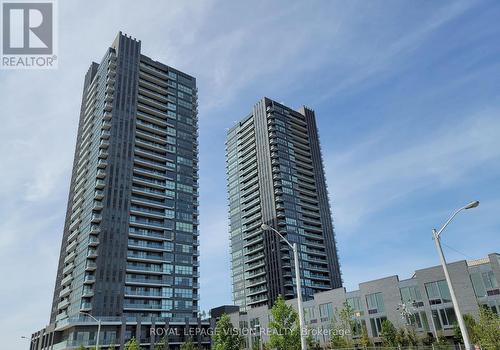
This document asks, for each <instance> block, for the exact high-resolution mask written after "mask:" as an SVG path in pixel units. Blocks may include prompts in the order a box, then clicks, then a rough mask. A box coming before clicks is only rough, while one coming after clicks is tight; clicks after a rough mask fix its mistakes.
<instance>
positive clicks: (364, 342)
mask: <svg viewBox="0 0 500 350" xmlns="http://www.w3.org/2000/svg"><path fill="white" fill-rule="evenodd" d="M359 345H360V346H361V347H363V348H367V347H370V346H373V344H372V342H371V340H370V337H369V336H368V329H367V328H366V324H364V323H363V324H362V326H361V338H360V339H359Z"/></svg>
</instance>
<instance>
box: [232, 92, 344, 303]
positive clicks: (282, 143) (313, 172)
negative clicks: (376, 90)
mask: <svg viewBox="0 0 500 350" xmlns="http://www.w3.org/2000/svg"><path fill="white" fill-rule="evenodd" d="M226 157H227V159H226V161H227V174H228V192H229V217H230V235H231V254H232V277H233V299H234V302H235V304H236V305H238V306H240V308H241V310H243V311H245V310H247V308H253V307H257V306H261V305H272V304H273V303H274V300H275V299H276V298H277V296H278V295H283V296H284V297H285V298H286V299H290V298H293V297H294V296H295V295H296V290H295V287H294V286H295V281H294V280H295V279H294V277H293V276H294V275H295V270H294V269H295V266H294V264H293V252H292V251H291V249H290V248H289V247H288V245H286V244H285V243H284V242H280V240H279V238H278V236H277V235H276V234H274V233H272V231H269V232H263V231H262V230H261V228H260V226H261V224H262V223H266V224H268V225H270V226H272V227H274V228H276V229H277V230H278V231H280V232H281V233H282V234H283V235H284V236H286V238H287V239H288V240H289V241H290V242H292V243H297V245H298V247H299V251H300V254H299V260H300V261H299V264H300V274H301V278H302V284H303V288H302V290H303V296H304V298H305V299H311V298H312V296H313V294H314V293H316V292H320V291H325V290H329V289H332V288H338V287H340V286H341V285H342V280H341V275H340V268H339V262H338V258H337V250H336V243H335V236H334V230H333V224H332V219H331V212H330V206H329V202H328V194H327V188H326V182H325V175H324V170H323V164H322V158H321V150H320V145H319V139H318V131H317V127H316V121H315V115H314V112H313V111H312V110H310V109H308V108H306V107H302V108H301V109H300V110H299V111H295V110H293V109H290V108H288V107H286V106H284V105H282V104H279V103H277V102H275V101H272V100H270V99H268V98H264V99H262V100H261V101H259V102H258V103H257V104H256V105H255V106H254V108H253V111H252V113H251V114H250V115H249V116H247V117H246V118H245V119H243V120H242V121H241V122H239V123H238V124H237V125H236V126H234V127H233V128H231V129H230V130H229V131H228V133H227V141H226Z"/></svg>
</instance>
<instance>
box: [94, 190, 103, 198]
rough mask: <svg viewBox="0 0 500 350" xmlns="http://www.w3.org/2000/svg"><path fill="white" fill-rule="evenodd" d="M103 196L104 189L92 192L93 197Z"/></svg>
mask: <svg viewBox="0 0 500 350" xmlns="http://www.w3.org/2000/svg"><path fill="white" fill-rule="evenodd" d="M103 198H104V191H103V190H96V191H95V192H94V199H97V200H101V199H103Z"/></svg>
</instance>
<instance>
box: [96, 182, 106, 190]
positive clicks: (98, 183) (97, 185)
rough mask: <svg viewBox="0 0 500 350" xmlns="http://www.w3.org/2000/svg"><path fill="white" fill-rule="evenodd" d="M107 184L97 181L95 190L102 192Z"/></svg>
mask: <svg viewBox="0 0 500 350" xmlns="http://www.w3.org/2000/svg"><path fill="white" fill-rule="evenodd" d="M105 185H106V183H105V182H104V181H103V180H96V182H95V188H96V189H98V190H102V189H103V188H104V186H105Z"/></svg>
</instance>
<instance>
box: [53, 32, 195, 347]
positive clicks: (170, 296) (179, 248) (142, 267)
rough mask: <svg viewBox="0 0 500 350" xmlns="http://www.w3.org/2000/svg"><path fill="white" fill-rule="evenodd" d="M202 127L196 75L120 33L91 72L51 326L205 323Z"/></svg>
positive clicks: (85, 88)
mask: <svg viewBox="0 0 500 350" xmlns="http://www.w3.org/2000/svg"><path fill="white" fill-rule="evenodd" d="M197 125H198V119H197V89H196V80H195V78H193V77H192V76H190V75H187V74H185V73H183V72H180V71H178V70H176V69H174V68H172V67H169V66H167V65H165V64H163V63H160V62H157V61H154V60H152V59H151V58H149V57H147V56H145V55H143V54H141V42H140V41H138V40H135V39H133V38H131V37H128V36H126V35H123V34H121V33H120V34H119V35H118V36H117V37H116V39H115V41H114V42H113V44H112V45H111V47H110V48H109V49H108V50H107V51H106V53H105V55H104V58H103V59H102V61H101V63H99V64H98V63H92V64H91V65H90V68H89V70H88V72H87V74H86V76H85V81H84V86H83V97H82V105H81V112H80V121H79V126H78V136H77V142H76V150H75V156H74V163H73V173H72V177H71V185H70V192H69V199H68V206H67V213H66V221H65V225H64V234H63V238H62V245H61V251H60V258H59V267H58V270H57V279H56V285H55V291H54V298H53V304H52V312H51V324H54V323H55V324H56V325H61V324H62V322H64V321H66V322H71V320H72V319H75V318H79V317H80V316H79V314H80V313H81V312H86V313H89V314H91V315H93V316H94V317H97V318H103V319H107V320H113V319H117V320H120V317H123V319H126V320H130V319H138V320H141V321H142V322H143V323H144V321H146V320H151V319H155V320H157V321H158V320H165V319H169V320H171V321H172V320H185V319H189V318H193V317H196V316H197V314H198V310H199V308H198V300H199V296H198V277H199V272H198V271H199V270H198V267H199V260H198V256H199V251H198V244H199V241H198V141H197V140H198V129H197V128H198V127H197ZM141 321H139V322H141ZM56 328H57V326H56ZM110 332H111V333H110V334H111V335H110V336H109V337H110V339H111V338H113V337H114V338H116V337H118V338H120V337H123V339H125V337H128V338H130V336H131V335H132V336H136V337H137V338H140V337H142V335H141V334H138V335H137V334H135V333H136V328H134V330H133V331H128V330H127V331H126V335H121V336H118V334H119V333H120V329H118V331H111V330H110ZM113 332H114V333H113ZM138 332H140V330H138ZM92 334H93V333H92ZM113 334H114V335H113ZM65 336H66V337H68V341H76V339H79V337H80V338H81V337H82V335H81V334H80V335H79V334H78V331H77V330H75V332H73V334H69V335H68V334H66V335H65ZM83 337H85V336H83ZM86 337H87V338H88V337H89V335H88V334H87V335H86ZM82 339H83V338H82ZM123 339H121V340H122V341H123ZM141 339H142V338H141ZM115 343H117V344H119V343H120V339H117V340H116V341H115ZM89 344H90V343H89ZM101 344H102V343H101Z"/></svg>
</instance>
